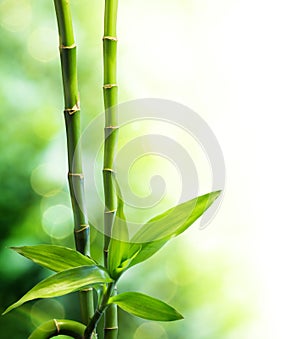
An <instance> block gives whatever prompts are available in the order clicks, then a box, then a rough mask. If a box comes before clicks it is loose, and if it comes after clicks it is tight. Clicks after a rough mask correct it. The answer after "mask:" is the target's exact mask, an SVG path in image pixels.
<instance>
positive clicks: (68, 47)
mask: <svg viewBox="0 0 300 339" xmlns="http://www.w3.org/2000/svg"><path fill="white" fill-rule="evenodd" d="M72 48H76V44H75V43H74V44H72V45H69V46H65V45H63V44H61V45H59V49H60V50H62V49H72Z"/></svg>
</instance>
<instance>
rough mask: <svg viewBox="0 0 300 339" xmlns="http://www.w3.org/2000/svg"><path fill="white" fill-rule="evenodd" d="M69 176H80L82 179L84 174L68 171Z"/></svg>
mask: <svg viewBox="0 0 300 339" xmlns="http://www.w3.org/2000/svg"><path fill="white" fill-rule="evenodd" d="M68 176H69V177H79V178H80V179H84V175H83V174H82V173H71V172H69V173H68Z"/></svg>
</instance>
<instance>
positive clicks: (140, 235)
mask: <svg viewBox="0 0 300 339" xmlns="http://www.w3.org/2000/svg"><path fill="white" fill-rule="evenodd" d="M220 193H221V191H216V192H212V193H208V194H205V195H202V196H200V197H197V198H194V199H192V200H189V201H187V202H184V203H182V204H180V205H178V206H175V207H173V208H171V209H169V210H167V211H166V212H164V213H162V214H159V215H157V216H156V217H154V218H152V219H150V220H149V221H148V222H147V223H146V224H145V225H144V226H143V227H142V228H141V229H140V230H139V231H138V232H137V233H136V234H135V235H134V237H133V238H132V240H131V246H130V248H129V257H131V256H133V254H134V253H136V252H137V249H138V248H140V251H139V252H138V254H137V255H136V256H135V258H134V259H133V260H132V261H131V263H130V265H129V267H131V266H133V265H136V264H138V263H140V262H142V261H145V260H146V259H148V258H150V257H151V256H152V255H153V254H155V253H156V252H157V251H158V250H160V249H161V248H162V247H163V246H164V245H165V244H166V243H167V242H168V241H169V240H170V239H171V238H173V237H175V236H178V235H179V234H181V233H183V232H184V231H185V230H186V229H187V228H188V227H189V226H191V225H192V224H193V223H194V222H195V221H196V220H197V219H198V218H199V217H200V216H201V215H202V214H203V213H204V212H205V211H206V210H207V209H208V208H209V207H210V206H211V205H212V203H213V202H214V201H215V200H216V199H217V198H218V197H219V195H220Z"/></svg>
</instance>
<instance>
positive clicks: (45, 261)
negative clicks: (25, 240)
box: [11, 245, 96, 272]
mask: <svg viewBox="0 0 300 339" xmlns="http://www.w3.org/2000/svg"><path fill="white" fill-rule="evenodd" d="M11 249H13V250H15V251H16V252H17V253H19V254H21V255H23V256H24V257H26V258H28V259H30V260H32V261H34V262H35V263H37V264H39V265H41V266H43V267H46V268H49V269H50V270H52V271H54V272H60V271H65V270H68V269H70V268H73V267H79V266H88V265H91V266H94V265H96V263H95V262H94V260H92V259H91V258H88V257H86V256H85V255H83V254H81V253H79V252H77V251H75V250H73V249H71V248H68V247H63V246H56V245H36V246H22V247H11Z"/></svg>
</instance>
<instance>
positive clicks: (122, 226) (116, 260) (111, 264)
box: [108, 180, 129, 276]
mask: <svg viewBox="0 0 300 339" xmlns="http://www.w3.org/2000/svg"><path fill="white" fill-rule="evenodd" d="M115 185H116V191H117V198H118V207H117V213H116V216H115V219H114V224H113V228H112V236H111V240H110V243H109V248H108V270H109V272H110V273H111V274H112V276H118V275H119V274H120V273H121V269H120V270H118V268H120V265H121V263H122V261H123V260H126V259H128V257H127V255H128V249H129V234H128V226H127V223H126V217H125V214H124V201H123V198H122V194H121V190H120V187H119V185H118V183H117V181H116V180H115ZM116 271H118V273H117V274H116Z"/></svg>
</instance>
